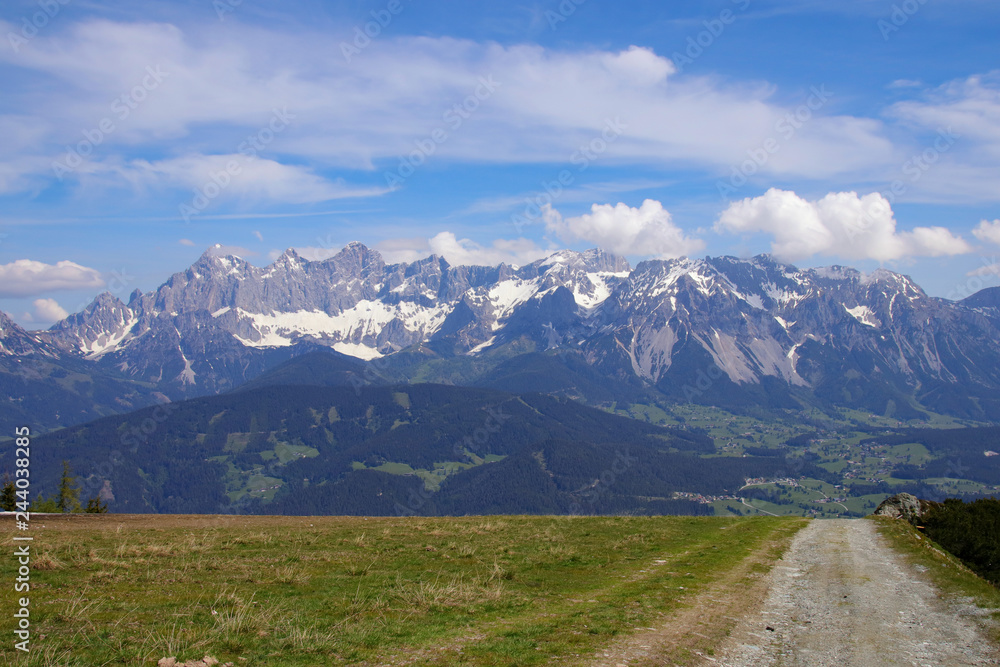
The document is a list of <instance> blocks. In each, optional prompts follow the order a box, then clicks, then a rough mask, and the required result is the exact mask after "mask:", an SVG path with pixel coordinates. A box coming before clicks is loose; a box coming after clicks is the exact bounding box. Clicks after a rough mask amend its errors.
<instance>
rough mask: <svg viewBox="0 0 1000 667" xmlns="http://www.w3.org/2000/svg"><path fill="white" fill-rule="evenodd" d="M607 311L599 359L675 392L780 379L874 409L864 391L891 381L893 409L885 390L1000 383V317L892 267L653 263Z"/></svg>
mask: <svg viewBox="0 0 1000 667" xmlns="http://www.w3.org/2000/svg"><path fill="white" fill-rule="evenodd" d="M602 311H603V312H602V323H603V326H602V329H601V332H600V333H599V334H598V335H596V336H594V337H593V338H591V339H590V340H588V341H587V343H586V344H585V346H584V348H585V349H589V350H592V351H593V352H592V356H593V359H594V361H595V363H598V364H600V365H602V366H604V367H605V368H606V369H607V370H609V371H614V370H615V369H621V368H623V367H628V368H630V369H631V372H633V373H634V374H636V375H639V376H641V377H643V378H645V379H646V380H648V381H649V382H651V383H654V384H657V385H658V386H660V387H661V388H664V389H671V388H676V387H675V385H677V384H678V383H679V384H680V385H681V386H682V388H683V387H684V383H686V382H690V381H691V380H692V379H695V380H697V379H701V383H700V384H701V385H706V386H703V387H701V388H700V389H699V388H698V387H697V386H696V385H687V388H688V389H689V392H688V393H689V394H690V393H692V392H693V393H695V394H699V395H700V394H701V393H703V392H705V391H707V390H708V389H709V388H710V386H711V385H715V384H718V383H716V382H715V380H722V381H723V382H722V383H721V384H723V385H728V384H729V383H732V384H735V385H754V384H760V383H762V382H763V381H764V380H765V379H767V378H773V379H778V380H780V381H781V384H783V385H786V386H788V387H803V388H808V389H811V390H813V391H817V392H823V391H829V392H833V393H836V392H841V394H842V396H841V399H843V402H846V403H851V402H852V401H853V402H856V403H859V404H860V405H863V406H864V407H866V408H869V409H874V408H875V406H876V404H875V403H871V402H868V401H866V400H863V399H862V396H860V393H863V392H865V391H870V390H871V388H872V386H873V385H882V387H883V389H882V391H880V396H879V400H880V401H881V402H882V403H883V404H884V403H885V400H884V394H885V391H884V388H885V387H891V388H892V389H893V390H895V391H898V392H901V393H902V394H909V393H911V392H919V391H921V390H924V391H927V390H929V389H930V388H931V387H937V386H940V385H964V386H965V388H966V389H974V390H975V389H978V390H981V391H986V390H987V389H989V388H995V387H997V386H998V384H1000V365H998V361H1000V344H998V336H997V333H998V331H997V329H996V323H995V322H991V321H990V320H989V319H988V318H987V317H986V316H984V315H983V314H982V313H980V312H976V311H974V310H973V309H971V308H969V307H968V306H965V305H962V304H960V303H954V302H949V301H945V300H942V299H936V298H931V297H929V296H927V295H926V294H925V293H924V292H923V290H921V289H920V287H918V286H917V285H915V284H914V283H913V282H912V281H911V280H910V279H909V278H908V277H906V276H903V275H899V274H896V273H892V272H890V271H885V270H881V269H880V270H878V271H875V272H874V273H872V274H870V275H864V274H862V273H860V272H859V271H857V270H855V269H851V268H847V267H839V266H833V267H827V268H822V269H810V270H804V271H802V270H798V269H795V268H794V267H791V266H787V265H783V264H779V263H777V262H775V261H773V260H771V259H770V258H769V257H767V256H759V257H755V258H753V259H751V260H738V259H734V258H731V257H721V258H708V259H704V260H688V259H682V260H676V261H653V262H644V263H642V264H640V265H639V266H638V267H637V268H636V269H635V271H633V272H632V274H631V275H630V277H629V279H628V280H627V281H626V282H625V283H624V284H622V285H621V286H620V288H619V289H618V290H617V291H616V292H615V293H614V294H613V295H612V296H611V297H610V298H609V299H608V300H607V301H606V302H605V304H604V306H603V308H602ZM692 359H697V361H696V363H695V364H694V366H695V367H692V364H691V360H692ZM678 364H679V365H680V367H681V368H680V371H679V372H678V373H673V374H672V373H671V370H672V369H674V368H675V366H677V365H678ZM692 371H693V372H694V373H695V377H694V378H693V377H692ZM699 372H700V373H701V376H702V377H701V378H699V377H697V375H698V373H699ZM704 378H707V380H705V379H704ZM725 380H728V383H727V382H725ZM852 392H858V394H856V395H853V396H852V395H851V394H852ZM675 393H676V392H675ZM689 397H690V396H689ZM879 410H880V411H881V410H882V409H881V408H880V409H879Z"/></svg>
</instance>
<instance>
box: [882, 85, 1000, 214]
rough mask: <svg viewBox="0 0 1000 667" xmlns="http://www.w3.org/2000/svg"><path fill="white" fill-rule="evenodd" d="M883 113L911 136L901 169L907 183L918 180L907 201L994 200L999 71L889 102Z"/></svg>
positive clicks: (999, 156) (999, 166) (999, 146)
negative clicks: (912, 141)
mask: <svg viewBox="0 0 1000 667" xmlns="http://www.w3.org/2000/svg"><path fill="white" fill-rule="evenodd" d="M885 115H886V116H887V117H888V118H890V119H892V120H894V121H896V122H897V123H898V124H899V125H901V126H902V127H903V128H905V129H906V130H907V131H909V132H911V133H912V134H913V135H914V138H915V141H916V144H915V145H914V147H913V149H912V153H908V154H907V156H906V159H907V162H906V163H904V168H903V171H904V174H906V175H908V176H910V180H911V181H912V182H913V183H916V182H917V181H918V180H919V191H917V192H915V193H914V196H912V197H909V198H910V199H911V200H923V201H942V202H960V203H963V204H966V203H968V202H969V201H970V200H971V201H996V200H997V198H998V192H997V188H996V178H995V174H996V173H997V171H998V170H1000V70H998V71H994V72H990V73H988V74H977V75H974V76H970V77H966V78H963V79H956V80H954V81H949V82H948V83H945V84H944V85H942V86H939V87H937V88H934V89H932V90H930V91H927V92H926V93H924V94H923V95H921V96H920V97H919V98H918V99H914V100H906V101H903V102H898V103H896V104H894V105H892V106H891V107H889V108H888V109H887V110H886V114H885ZM907 165H909V171H907V169H906V166H907ZM914 165H917V166H916V167H914Z"/></svg>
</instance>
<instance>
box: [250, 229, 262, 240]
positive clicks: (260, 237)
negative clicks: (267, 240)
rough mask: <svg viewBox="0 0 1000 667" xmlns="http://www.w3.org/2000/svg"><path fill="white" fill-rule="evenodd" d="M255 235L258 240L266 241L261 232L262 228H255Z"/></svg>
mask: <svg viewBox="0 0 1000 667" xmlns="http://www.w3.org/2000/svg"><path fill="white" fill-rule="evenodd" d="M253 235H254V237H255V238H256V239H257V240H258V241H261V242H263V241H264V235H263V234H261V233H260V230H254V232H253Z"/></svg>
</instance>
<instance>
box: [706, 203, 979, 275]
mask: <svg viewBox="0 0 1000 667" xmlns="http://www.w3.org/2000/svg"><path fill="white" fill-rule="evenodd" d="M715 230H716V231H718V232H731V233H736V234H752V233H757V232H762V233H765V234H770V235H771V236H772V237H773V238H774V240H773V242H772V243H771V252H772V253H773V254H774V256H775V257H777V258H779V259H781V260H785V261H796V260H801V259H805V258H808V257H812V256H813V255H832V256H837V257H843V258H845V259H875V260H879V261H888V260H894V259H902V258H905V257H915V256H930V257H937V256H941V255H958V254H963V253H967V252H971V250H972V247H971V246H970V245H969V244H968V243H967V242H966V241H965V240H964V239H962V238H961V237H957V236H955V235H954V234H952V233H951V231H950V230H948V229H946V228H944V227H916V228H914V229H913V230H912V231H902V232H900V231H897V230H896V219H895V216H894V214H893V212H892V207H891V206H890V205H889V202H888V201H887V200H886V199H885V198H884V197H882V195H880V194H878V193H871V194H868V195H865V196H863V197H859V196H858V195H857V193H855V192H831V193H830V194H828V195H826V196H825V197H823V198H822V199H820V200H819V201H812V202H811V201H807V200H805V199H803V198H801V197H799V196H798V195H796V194H795V193H794V192H789V191H786V190H778V189H775V188H772V189H770V190H768V191H767V192H766V193H765V194H764V195H762V196H760V197H754V198H752V199H751V198H747V199H744V200H742V201H738V202H734V203H732V204H730V206H729V207H728V208H727V209H726V210H725V211H723V212H722V214H721V215H720V216H719V219H718V220H717V221H716V223H715Z"/></svg>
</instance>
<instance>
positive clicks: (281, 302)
mask: <svg viewBox="0 0 1000 667" xmlns="http://www.w3.org/2000/svg"><path fill="white" fill-rule="evenodd" d="M628 273H629V266H628V263H627V262H626V261H625V260H624V259H622V258H619V257H614V256H612V255H608V254H607V253H604V252H602V251H599V250H592V251H588V252H585V253H573V252H562V253H557V254H555V255H552V256H551V257H549V258H548V259H546V260H543V261H539V262H535V263H533V264H530V265H528V266H524V267H520V268H516V267H511V266H507V265H505V264H501V265H500V266H495V267H483V266H458V267H452V266H449V265H448V263H447V262H445V261H444V260H443V259H441V258H439V257H430V258H427V259H424V260H420V261H418V262H414V263H412V264H394V265H386V264H385V262H384V261H383V260H382V257H381V256H380V255H379V254H378V253H377V252H375V251H373V250H370V249H368V248H366V247H365V246H363V245H361V244H359V243H352V244H350V245H348V246H347V247H346V248H344V249H343V250H342V251H341V252H339V253H338V254H336V255H335V256H333V257H331V258H330V259H327V260H324V261H316V262H311V261H308V260H305V259H303V258H302V257H300V256H299V255H298V254H297V253H296V252H295V251H294V250H288V251H286V252H285V253H284V254H282V255H281V256H280V257H279V258H278V259H277V260H276V261H275V262H274V263H272V264H271V265H269V266H266V267H263V268H258V267H255V266H253V265H251V264H250V263H249V262H247V261H245V260H244V259H242V258H240V257H236V256H232V255H229V256H223V255H220V254H218V252H217V248H210V249H209V250H208V251H207V252H206V253H205V254H204V255H203V256H202V257H201V258H200V259H199V260H198V261H197V262H196V263H195V264H194V265H193V266H191V268H189V269H188V270H187V271H185V272H183V273H177V274H175V275H173V276H171V278H170V279H169V280H168V281H167V282H166V283H164V284H163V285H162V286H160V288H159V289H157V290H155V291H153V292H150V293H148V294H141V293H138V292H136V293H133V295H132V296H131V298H130V300H129V303H128V304H125V303H123V302H122V301H120V300H119V299H117V298H115V297H114V296H112V295H110V294H103V295H101V296H99V297H98V298H97V299H96V300H95V301H94V302H93V303H92V304H90V305H89V306H88V307H87V308H86V309H85V310H84V311H83V312H81V313H77V314H75V315H71V316H70V317H68V318H66V319H65V320H63V321H62V322H59V323H58V324H56V325H55V326H54V327H52V329H51V330H49V331H48V332H44V333H43V334H41V336H42V337H43V338H46V339H47V340H48V341H51V343H52V344H54V345H58V346H60V347H61V348H62V349H63V350H66V351H69V352H72V353H74V354H79V355H82V356H84V357H87V358H89V359H91V360H94V361H97V362H99V363H100V364H102V365H105V366H114V367H115V368H117V369H118V370H119V371H121V372H122V373H124V374H126V375H127V376H129V377H131V378H134V379H142V380H144V381H150V382H155V383H161V384H166V385H168V386H169V385H173V388H174V389H175V390H181V391H182V393H183V390H184V389H185V388H188V389H192V390H196V391H197V392H198V393H201V392H204V391H210V392H214V391H219V390H221V389H224V388H226V387H227V386H233V385H235V384H239V383H240V382H242V381H243V380H246V379H248V378H249V377H253V375H255V374H256V373H258V372H259V371H260V369H261V368H262V367H263V366H264V365H266V364H267V363H269V362H271V361H273V358H274V356H275V354H276V353H277V354H278V355H279V356H281V355H284V356H285V357H287V356H290V355H291V354H294V350H293V349H292V348H298V347H300V346H302V345H303V344H309V345H322V346H327V347H331V348H333V349H334V350H337V351H338V352H341V353H344V354H348V355H351V356H355V357H359V358H361V359H374V358H378V357H382V356H385V355H388V354H392V353H393V352H397V351H399V350H403V349H405V348H408V347H411V346H413V345H416V344H419V343H423V342H427V341H432V340H440V339H448V340H450V341H453V342H454V345H455V348H456V350H457V351H458V352H459V353H467V352H473V353H475V352H477V351H479V350H482V349H483V348H485V347H488V346H489V345H492V344H494V343H496V342H497V340H498V336H499V337H504V336H505V333H506V332H505V329H506V328H507V325H508V323H510V322H517V321H518V315H523V312H524V308H525V305H526V304H529V303H531V302H538V303H540V302H544V300H545V297H546V296H548V295H551V294H552V293H554V292H555V291H557V290H559V289H560V288H564V289H566V290H568V292H567V293H568V294H571V295H572V297H571V299H570V301H571V303H572V306H571V308H570V309H569V310H570V311H571V313H572V314H573V315H574V316H575V315H576V311H577V310H579V311H580V313H587V312H591V311H594V310H595V309H596V308H597V307H598V306H599V305H600V304H601V303H602V302H603V301H604V300H605V299H607V298H608V297H609V296H610V294H611V293H612V291H613V289H615V288H616V287H617V286H618V285H619V284H620V283H621V282H623V281H624V280H625V278H626V277H627V276H628ZM577 304H579V308H578V307H577ZM506 338H509V335H507V336H506ZM506 338H505V339H506Z"/></svg>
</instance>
